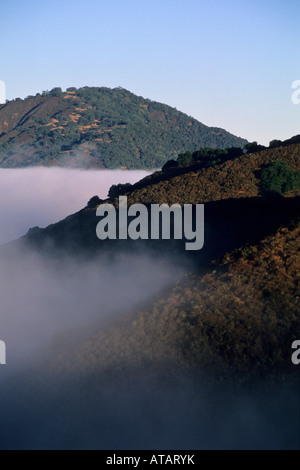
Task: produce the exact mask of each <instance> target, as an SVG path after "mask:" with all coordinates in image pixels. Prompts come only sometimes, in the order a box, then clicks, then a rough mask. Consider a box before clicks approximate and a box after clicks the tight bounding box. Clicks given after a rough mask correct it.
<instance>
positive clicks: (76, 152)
mask: <svg viewBox="0 0 300 470" xmlns="http://www.w3.org/2000/svg"><path fill="white" fill-rule="evenodd" d="M245 144H247V140H246V139H243V138H240V137H236V136H234V135H232V134H230V133H229V132H227V131H225V130H224V129H220V128H216V127H207V126H205V125H204V124H202V123H200V122H198V121H197V120H196V119H194V118H192V117H190V116H188V115H186V114H184V113H182V112H180V111H177V110H176V109H175V108H172V107H170V106H167V105H165V104H162V103H157V102H155V101H151V100H149V99H145V98H143V97H140V96H136V95H134V94H133V93H131V92H129V91H127V90H125V89H123V88H120V87H118V88H114V89H110V88H104V87H101V88H96V87H83V88H79V89H76V88H68V89H67V91H66V92H63V91H62V90H61V89H60V88H54V89H52V90H51V91H50V92H48V91H46V92H43V93H42V94H39V93H37V94H36V95H35V96H28V97H27V98H25V99H24V100H22V99H20V98H16V99H15V100H12V101H8V102H7V103H6V104H4V105H0V167H2V168H14V167H25V166H33V165H45V166H54V165H56V166H73V167H83V168H119V167H124V168H128V169H134V168H136V169H142V168H145V169H149V168H160V167H162V166H163V165H164V164H165V163H166V161H168V160H170V159H172V158H175V157H177V155H178V154H179V153H180V152H184V151H187V150H189V151H195V150H198V149H199V148H203V147H212V148H225V147H244V146H245Z"/></svg>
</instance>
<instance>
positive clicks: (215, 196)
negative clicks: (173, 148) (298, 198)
mask: <svg viewBox="0 0 300 470" xmlns="http://www.w3.org/2000/svg"><path fill="white" fill-rule="evenodd" d="M274 160H283V161H286V162H287V163H288V164H289V166H290V167H291V168H293V169H294V170H297V171H299V170H300V144H295V145H289V146H287V147H279V148H275V149H266V150H263V151H261V152H258V153H254V154H250V155H244V156H242V157H239V158H236V159H234V160H230V161H227V162H225V163H222V164H219V165H215V166H212V167H210V168H205V169H198V170H195V171H190V172H187V173H185V174H182V175H178V176H174V177H171V178H170V179H169V180H166V181H165V180H163V181H159V180H160V179H161V178H163V172H160V173H156V174H155V175H154V176H149V177H147V178H145V179H144V180H142V181H144V182H145V183H146V184H147V186H145V187H142V188H140V189H136V190H135V191H134V193H133V194H130V195H129V197H128V203H129V204H132V203H134V202H140V203H167V204H174V203H179V204H185V203H186V204H187V203H190V204H197V203H199V202H209V201H218V200H221V199H228V198H241V197H255V196H258V195H259V171H260V170H261V169H262V167H263V166H264V165H267V164H268V163H270V162H272V161H274ZM157 180H158V181H157ZM152 181H153V183H152ZM151 183H152V184H151Z"/></svg>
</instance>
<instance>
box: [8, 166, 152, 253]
mask: <svg viewBox="0 0 300 470" xmlns="http://www.w3.org/2000/svg"><path fill="white" fill-rule="evenodd" d="M148 174H149V172H146V171H142V170H135V171H133V170H131V171H127V170H79V169H67V168H42V167H38V168H25V169H0V191H1V198H0V244H3V243H6V242H8V241H10V240H13V239H16V238H19V237H21V236H22V235H24V234H25V233H26V232H27V230H28V229H29V228H30V227H34V226H39V227H45V226H47V225H49V224H51V223H54V222H58V221H59V220H61V219H63V218H64V217H66V216H68V215H70V214H72V213H74V212H76V211H78V210H80V209H82V208H83V207H85V206H86V204H87V202H88V200H89V199H90V198H91V197H92V196H94V195H98V196H99V197H100V198H101V199H104V198H106V197H107V193H108V190H109V188H110V186H111V185H112V184H118V183H131V184H133V183H135V182H137V181H139V180H140V179H142V178H144V177H145V176H147V175H148Z"/></svg>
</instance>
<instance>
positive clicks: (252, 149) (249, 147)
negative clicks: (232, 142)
mask: <svg viewBox="0 0 300 470" xmlns="http://www.w3.org/2000/svg"><path fill="white" fill-rule="evenodd" d="M265 148H266V147H265V146H264V145H259V144H258V143H257V142H250V143H249V144H246V145H245V150H246V153H256V152H260V150H264V149H265Z"/></svg>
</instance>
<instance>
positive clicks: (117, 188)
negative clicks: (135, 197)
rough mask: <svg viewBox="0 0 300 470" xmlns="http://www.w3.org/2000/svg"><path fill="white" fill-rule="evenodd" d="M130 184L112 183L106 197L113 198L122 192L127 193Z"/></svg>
mask: <svg viewBox="0 0 300 470" xmlns="http://www.w3.org/2000/svg"><path fill="white" fill-rule="evenodd" d="M131 187H132V184H131V183H125V184H122V183H119V184H113V185H112V186H111V187H110V188H109V191H108V197H109V198H111V199H112V198H115V197H118V196H120V195H122V194H126V193H128V191H129V190H130V189H131Z"/></svg>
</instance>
